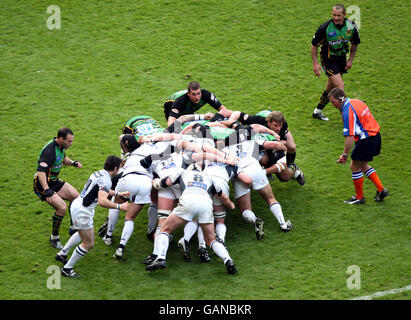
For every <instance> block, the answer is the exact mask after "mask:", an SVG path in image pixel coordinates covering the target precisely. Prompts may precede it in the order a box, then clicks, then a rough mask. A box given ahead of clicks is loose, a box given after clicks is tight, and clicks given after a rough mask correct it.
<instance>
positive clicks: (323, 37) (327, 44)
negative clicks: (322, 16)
mask: <svg viewBox="0 0 411 320" xmlns="http://www.w3.org/2000/svg"><path fill="white" fill-rule="evenodd" d="M349 42H351V43H353V44H356V45H357V44H359V43H360V34H359V32H358V28H357V26H356V24H355V23H354V22H353V21H351V20H349V19H344V24H343V25H341V26H339V25H335V24H334V22H333V20H332V19H330V20H328V21H327V22H325V23H323V24H322V25H321V26H320V27H319V28H318V29H317V31H316V33H315V35H314V37H313V39H312V41H311V44H312V45H313V46H315V47H318V46H321V52H320V55H321V56H322V57H323V58H333V57H344V56H345V55H346V54H347V52H348V51H349V44H348V43H349Z"/></svg>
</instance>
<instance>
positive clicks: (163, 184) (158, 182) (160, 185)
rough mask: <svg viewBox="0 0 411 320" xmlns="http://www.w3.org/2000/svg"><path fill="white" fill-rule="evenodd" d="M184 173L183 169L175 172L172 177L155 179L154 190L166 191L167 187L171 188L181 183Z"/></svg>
mask: <svg viewBox="0 0 411 320" xmlns="http://www.w3.org/2000/svg"><path fill="white" fill-rule="evenodd" d="M183 172H184V169H181V170H180V171H177V172H173V173H172V174H171V175H169V176H166V177H164V178H162V179H160V178H156V179H154V180H153V182H152V184H153V188H154V189H157V190H160V189H164V188H167V187H171V186H172V185H173V184H177V183H179V181H180V180H179V179H180V176H181V174H182V173H183Z"/></svg>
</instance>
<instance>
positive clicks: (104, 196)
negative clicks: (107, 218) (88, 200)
mask: <svg viewBox="0 0 411 320" xmlns="http://www.w3.org/2000/svg"><path fill="white" fill-rule="evenodd" d="M108 195H109V191H108V190H106V189H100V190H99V191H98V196H97V202H98V205H99V206H101V207H103V208H107V209H118V210H123V211H127V209H128V207H129V206H130V204H129V203H128V202H124V203H122V204H119V203H115V202H111V201H110V200H109V199H108ZM129 195H130V194H129Z"/></svg>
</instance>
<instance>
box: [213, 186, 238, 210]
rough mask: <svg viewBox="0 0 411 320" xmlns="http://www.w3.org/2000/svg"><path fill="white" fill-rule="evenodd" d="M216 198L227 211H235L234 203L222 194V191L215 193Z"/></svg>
mask: <svg viewBox="0 0 411 320" xmlns="http://www.w3.org/2000/svg"><path fill="white" fill-rule="evenodd" d="M216 196H217V198H218V199H219V200H220V201H221V202H222V204H223V205H225V206H226V207H227V208H228V209H230V210H234V209H235V205H234V203H233V202H232V201H231V200H230V198H229V197H228V196H227V195H226V194H225V193H224V192H222V190H219V191H217V193H216Z"/></svg>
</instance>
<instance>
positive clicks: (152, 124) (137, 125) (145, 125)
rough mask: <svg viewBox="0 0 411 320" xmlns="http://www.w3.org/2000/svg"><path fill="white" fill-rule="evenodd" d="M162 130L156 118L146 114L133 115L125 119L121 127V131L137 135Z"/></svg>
mask: <svg viewBox="0 0 411 320" xmlns="http://www.w3.org/2000/svg"><path fill="white" fill-rule="evenodd" d="M163 131H164V128H163V127H162V126H161V125H160V124H159V123H158V122H157V121H156V120H154V119H153V118H151V117H150V116H146V115H140V116H134V117H132V118H130V119H129V120H127V121H126V123H125V124H124V127H123V133H129V134H133V135H135V136H137V137H139V136H141V135H151V134H155V133H159V132H163Z"/></svg>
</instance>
